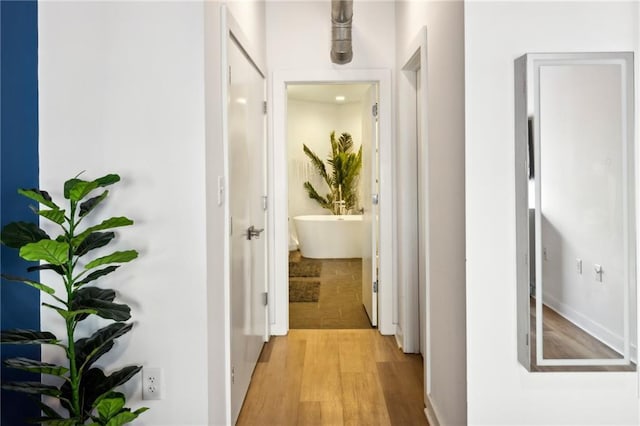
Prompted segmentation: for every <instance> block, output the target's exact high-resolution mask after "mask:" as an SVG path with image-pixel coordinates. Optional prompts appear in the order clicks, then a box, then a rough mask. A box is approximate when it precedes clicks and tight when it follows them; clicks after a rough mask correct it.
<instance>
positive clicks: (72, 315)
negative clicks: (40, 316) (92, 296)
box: [41, 302, 96, 320]
mask: <svg viewBox="0 0 640 426" xmlns="http://www.w3.org/2000/svg"><path fill="white" fill-rule="evenodd" d="M41 305H42V306H46V307H47V308H50V309H53V310H54V311H56V312H57V313H59V314H60V316H61V317H62V318H64V319H65V320H70V319H73V318H75V317H77V316H79V315H83V314H95V313H96V310H95V309H77V310H73V311H69V310H67V309H64V308H61V307H59V306H55V305H51V304H49V303H45V302H42V303H41Z"/></svg>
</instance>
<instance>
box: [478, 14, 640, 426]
mask: <svg viewBox="0 0 640 426" xmlns="http://www.w3.org/2000/svg"><path fill="white" fill-rule="evenodd" d="M637 40H638V4H637V3H613V2H606V3H605V2H602V3H598V2H567V3H554V2H531V3H528V2H527V3H525V2H468V3H465V75H466V90H465V94H466V96H465V98H466V117H467V119H466V229H467V239H466V244H467V355H468V356H467V379H468V421H469V424H478V425H479V424H485V425H487V424H491V425H496V424H505V425H507V424H509V425H512V424H583V425H586V424H618V425H619V424H638V421H639V418H638V413H639V411H638V410H639V407H638V397H637V386H638V377H637V374H636V373H537V374H536V373H529V372H527V371H526V370H525V369H524V368H523V367H521V366H520V365H519V364H518V361H517V353H516V352H517V350H516V346H517V345H516V303H515V302H516V286H515V283H516V267H515V265H516V256H515V253H516V251H515V249H516V247H515V192H514V173H515V171H514V166H513V165H514V59H515V58H517V57H519V56H521V55H522V54H524V53H527V52H571V51H574V52H575V51H593V52H598V51H629V50H631V51H637V48H638V45H637Z"/></svg>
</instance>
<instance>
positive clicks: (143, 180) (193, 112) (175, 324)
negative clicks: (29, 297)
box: [38, 1, 265, 426]
mask: <svg viewBox="0 0 640 426" xmlns="http://www.w3.org/2000/svg"><path fill="white" fill-rule="evenodd" d="M229 10H230V11H231V13H233V14H234V16H235V18H236V20H237V21H238V23H239V25H240V26H241V27H242V28H243V30H244V32H245V34H246V35H247V37H248V39H249V40H250V43H251V44H252V46H254V50H255V51H257V52H258V56H260V57H262V58H264V53H265V52H264V43H265V42H264V40H265V36H264V28H265V19H264V16H265V15H264V11H265V5H264V2H262V1H248V2H236V1H233V2H231V3H230V4H229ZM38 19H39V61H40V62H39V79H40V82H39V84H40V86H39V90H40V100H39V102H40V107H39V114H40V147H39V149H40V181H41V186H42V187H43V188H47V189H49V188H52V189H54V191H52V193H53V195H54V196H55V195H58V194H59V193H60V191H61V189H59V188H61V184H62V182H63V181H64V180H65V179H67V178H69V177H71V176H74V175H75V174H77V173H78V172H79V171H82V170H87V172H86V173H85V175H86V177H87V178H91V177H97V176H100V175H102V174H104V173H107V172H117V173H120V174H121V176H122V178H123V181H124V182H123V183H121V184H119V185H118V186H116V187H115V188H114V190H113V191H112V195H111V196H110V200H108V202H107V204H106V205H105V206H104V208H103V209H102V211H101V213H103V214H104V216H105V217H107V216H108V215H127V216H129V217H131V218H133V219H134V220H136V225H135V226H133V227H131V228H128V229H123V230H121V231H120V232H118V235H119V237H118V244H117V245H118V246H119V247H120V246H121V247H127V248H128V247H135V248H137V249H138V250H139V251H140V255H141V256H140V259H138V260H136V261H135V262H133V263H131V264H129V265H126V266H124V267H123V268H121V270H119V271H118V272H117V273H114V274H113V275H112V276H110V277H105V278H104V280H105V281H104V283H103V285H106V286H111V285H112V286H113V287H114V288H115V289H116V290H117V291H118V292H119V294H120V297H121V300H123V301H125V302H127V303H129V304H130V305H131V307H132V310H133V312H132V315H133V320H134V321H135V322H136V326H135V327H134V329H133V331H132V332H131V333H130V334H129V335H127V336H125V337H124V338H122V339H120V340H121V341H120V343H119V344H118V345H117V349H116V350H114V351H112V353H110V354H108V355H107V356H105V357H104V358H103V359H102V361H101V362H102V364H103V365H104V366H106V368H107V369H108V370H111V369H113V368H116V367H118V366H122V365H126V364H134V363H137V364H140V365H143V366H147V367H160V368H163V369H164V385H165V388H164V398H163V400H161V401H140V398H141V389H140V381H139V377H137V378H135V379H134V380H132V381H131V382H130V384H128V385H127V386H126V387H125V391H126V393H127V394H128V395H129V401H130V403H131V405H132V406H134V407H135V406H141V405H143V404H144V405H145V406H148V407H150V408H151V410H149V411H148V412H146V413H145V414H144V415H143V416H142V417H141V418H140V421H139V422H137V424H141V425H154V426H155V425H176V424H181V425H205V424H210V425H223V424H227V417H228V413H227V412H226V405H227V403H228V395H227V394H226V392H227V389H228V386H227V385H228V383H227V382H228V380H229V378H228V374H227V373H228V369H227V367H228V365H227V364H228V347H226V345H225V341H227V339H228V335H227V330H226V329H225V325H224V324H225V316H226V315H227V314H228V312H227V311H226V310H225V309H226V308H225V292H224V261H223V256H222V255H221V253H222V252H223V249H224V238H223V236H224V210H223V208H222V207H220V206H218V205H217V177H218V176H221V175H223V174H224V168H223V156H222V155H221V154H222V130H221V129H222V110H221V107H222V102H221V101H220V99H221V95H220V86H221V85H220V81H221V80H220V75H221V74H220V61H221V56H220V3H218V2H206V4H203V2H111V3H98V2H84V3H83V2H68V3H61V2H43V3H41V4H40V5H39V16H38ZM168 29H170V30H171V31H168ZM204 230H206V233H205V232H203V231H204ZM112 277H113V278H112ZM50 318H51V315H50V314H49V312H46V311H43V316H42V322H43V324H46V325H45V328H49V319H50ZM55 331H58V329H57V328H56V329H55ZM52 357H55V354H54V353H53V352H52V351H45V352H44V354H43V358H44V359H45V360H46V359H51V358H52Z"/></svg>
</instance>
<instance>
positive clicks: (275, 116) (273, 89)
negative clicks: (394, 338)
mask: <svg viewBox="0 0 640 426" xmlns="http://www.w3.org/2000/svg"><path fill="white" fill-rule="evenodd" d="M271 82H272V84H271V85H269V90H270V93H269V96H268V99H269V101H268V102H270V103H269V111H273V113H272V114H270V118H271V120H272V121H271V123H272V125H271V126H268V128H269V130H268V132H269V133H270V134H269V136H270V137H269V140H270V141H271V143H270V144H269V148H270V149H269V153H268V154H267V157H268V163H269V165H270V166H271V167H269V168H268V169H269V171H268V175H269V194H270V196H269V200H268V203H269V211H270V212H272V214H270V215H269V222H268V226H269V228H270V229H271V230H272V232H271V233H270V234H269V235H268V237H269V238H268V244H269V250H268V251H269V256H270V257H269V264H270V265H271V268H270V271H269V274H270V276H269V301H270V303H269V317H270V322H271V334H272V335H286V334H287V333H288V331H289V292H288V282H289V276H288V275H289V274H288V269H289V267H288V256H289V244H288V242H289V226H288V213H289V212H288V210H289V208H288V197H289V182H288V161H287V85H288V84H322V83H377V84H378V87H379V93H378V97H379V99H378V103H379V111H381V113H380V114H379V126H380V127H379V136H378V137H379V150H380V152H379V155H380V157H379V160H378V161H379V164H380V172H379V179H380V187H379V194H380V195H379V200H380V201H379V214H380V227H379V229H380V252H379V253H380V254H379V258H380V271H379V274H378V279H379V282H380V285H379V286H378V330H379V331H380V333H381V334H384V335H393V334H395V331H396V323H397V320H396V315H397V314H396V312H397V310H396V306H397V303H396V298H395V297H394V296H395V294H396V290H395V286H396V282H395V279H394V277H395V265H394V250H393V247H394V238H393V236H394V230H395V229H396V219H395V212H394V205H395V203H394V202H393V201H394V200H393V198H394V195H393V194H394V191H393V188H394V183H395V178H394V164H395V151H394V147H393V144H392V122H393V113H392V109H391V70H388V69H364V70H332V69H327V70H317V69H308V70H305V69H299V70H280V71H275V72H273V74H272V78H271ZM387 283H388V284H389V285H386V284H387ZM271 302H272V303H271Z"/></svg>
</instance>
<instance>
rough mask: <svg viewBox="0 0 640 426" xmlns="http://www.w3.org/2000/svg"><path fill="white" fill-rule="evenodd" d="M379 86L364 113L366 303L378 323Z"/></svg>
mask: <svg viewBox="0 0 640 426" xmlns="http://www.w3.org/2000/svg"><path fill="white" fill-rule="evenodd" d="M377 92H378V87H377V85H375V84H372V85H371V87H370V88H369V90H368V91H367V94H366V96H365V101H364V110H363V114H362V173H361V174H360V179H361V180H362V186H361V187H362V188H365V189H364V194H361V195H362V200H361V203H362V207H363V209H364V212H363V216H362V223H363V227H362V233H363V235H362V241H363V244H362V304H363V305H364V308H365V310H366V311H367V315H369V321H371V325H372V326H374V327H375V326H377V325H378V288H377V287H378V93H377Z"/></svg>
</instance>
